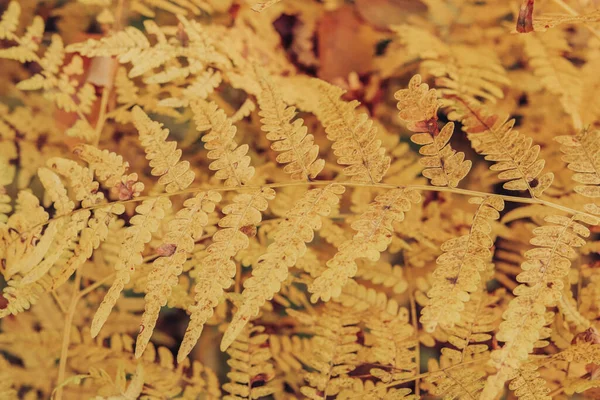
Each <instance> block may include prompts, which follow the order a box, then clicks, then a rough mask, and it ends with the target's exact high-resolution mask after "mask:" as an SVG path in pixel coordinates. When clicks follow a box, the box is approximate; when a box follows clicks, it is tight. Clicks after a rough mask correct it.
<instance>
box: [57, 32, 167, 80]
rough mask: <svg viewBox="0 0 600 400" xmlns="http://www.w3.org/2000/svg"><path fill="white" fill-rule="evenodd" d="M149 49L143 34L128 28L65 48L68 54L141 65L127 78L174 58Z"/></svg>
mask: <svg viewBox="0 0 600 400" xmlns="http://www.w3.org/2000/svg"><path fill="white" fill-rule="evenodd" d="M151 49H152V47H151V45H150V42H149V41H148V39H147V38H146V36H145V35H144V33H143V32H142V31H140V30H139V29H137V28H134V27H131V26H128V27H126V28H125V29H123V30H122V31H119V32H116V33H113V34H112V35H111V36H107V37H103V38H101V39H100V40H94V39H88V40H87V41H85V42H82V43H74V44H71V45H69V46H67V48H66V51H67V52H68V53H75V52H76V53H79V54H81V55H82V56H85V57H114V56H117V59H118V60H119V62H121V63H128V62H132V63H134V65H136V64H137V63H140V64H139V65H143V66H144V68H138V69H137V70H135V71H134V70H132V71H130V73H129V77H130V78H133V77H135V76H139V75H141V74H143V73H144V72H145V71H147V70H149V69H151V68H154V67H158V66H159V65H161V64H162V63H164V62H166V61H168V60H169V59H171V58H173V57H175V56H176V53H175V52H168V51H162V52H161V51H159V50H158V49H157V50H155V51H152V50H151ZM140 71H141V73H140Z"/></svg>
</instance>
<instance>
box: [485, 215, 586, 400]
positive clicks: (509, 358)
mask: <svg viewBox="0 0 600 400" xmlns="http://www.w3.org/2000/svg"><path fill="white" fill-rule="evenodd" d="M545 221H546V222H547V223H548V225H545V226H541V227H538V228H536V229H534V231H533V233H534V234H535V237H534V238H533V239H531V244H533V245H535V246H537V247H536V248H534V249H531V250H529V251H527V252H526V253H525V258H526V261H525V262H523V264H521V268H522V270H523V272H521V273H520V274H519V275H518V276H517V281H518V282H520V283H521V284H520V285H519V286H517V288H516V289H515V290H514V294H515V295H516V297H515V298H514V299H513V300H512V301H511V302H510V303H509V305H508V309H507V311H506V312H505V313H504V315H503V318H504V322H502V324H501V325H500V330H499V332H498V334H497V335H496V337H497V338H498V340H500V341H502V342H504V346H503V347H502V348H501V349H499V350H495V351H494V352H493V353H492V360H493V363H494V365H495V366H496V367H497V368H498V372H497V373H496V375H494V376H492V377H490V378H489V379H488V382H487V384H486V388H485V390H484V394H485V396H486V397H484V398H492V397H493V396H494V395H495V393H497V391H498V390H499V389H500V388H501V387H502V385H503V384H504V382H506V381H507V380H508V379H512V378H513V377H514V376H515V374H516V371H517V370H518V369H519V368H520V366H521V365H522V363H523V362H525V361H526V360H527V358H528V355H529V353H531V352H532V351H533V349H534V346H535V344H536V343H537V342H538V340H539V339H540V338H543V337H544V336H545V335H547V331H548V328H545V326H546V325H547V324H548V323H549V322H550V321H548V315H546V307H551V306H554V305H555V304H556V303H557V302H558V300H560V298H561V296H562V289H563V286H564V277H565V276H566V275H567V274H568V272H569V267H570V266H571V259H573V258H575V257H576V256H577V253H576V252H575V250H574V248H576V247H581V246H583V245H584V244H585V240H584V239H583V238H584V237H588V236H589V235H590V231H589V229H588V228H587V227H585V226H584V225H583V224H581V222H586V223H591V224H595V223H597V221H595V220H591V219H590V218H589V217H586V216H583V215H574V216H572V217H571V218H568V217H563V216H558V215H551V216H549V217H546V218H545Z"/></svg>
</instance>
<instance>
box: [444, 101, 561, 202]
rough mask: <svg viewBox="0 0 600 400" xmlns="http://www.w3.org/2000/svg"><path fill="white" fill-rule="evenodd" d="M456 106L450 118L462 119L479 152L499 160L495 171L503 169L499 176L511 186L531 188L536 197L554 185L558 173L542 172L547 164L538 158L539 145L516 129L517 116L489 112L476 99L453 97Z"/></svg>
mask: <svg viewBox="0 0 600 400" xmlns="http://www.w3.org/2000/svg"><path fill="white" fill-rule="evenodd" d="M452 100H455V103H454V105H455V107H456V109H455V110H454V111H453V113H452V114H451V115H450V118H453V119H459V120H460V121H461V122H462V124H463V127H462V129H463V130H464V131H465V132H467V134H468V137H469V140H470V141H471V143H472V146H473V148H474V149H475V151H477V153H479V154H482V155H484V156H485V159H486V160H488V161H492V162H494V163H495V164H494V165H492V166H491V167H490V169H491V170H492V171H500V173H499V174H498V178H500V179H501V180H503V181H508V182H506V183H504V185H503V187H504V188H505V189H508V190H527V191H529V193H530V195H531V196H532V197H534V198H535V197H540V196H541V195H542V193H543V192H544V191H545V190H546V189H548V188H549V187H550V186H551V185H552V181H553V180H554V174H553V173H552V172H547V173H542V170H543V168H544V165H545V161H544V160H543V159H538V156H539V153H540V146H539V145H532V139H531V138H529V137H527V136H524V135H522V134H520V133H519V132H517V131H515V130H514V129H513V127H514V125H515V120H514V119H511V120H507V118H500V117H498V116H497V115H493V114H489V113H488V112H487V111H486V110H485V108H484V107H483V106H481V105H479V104H477V103H475V102H469V101H468V100H464V99H461V98H453V99H452Z"/></svg>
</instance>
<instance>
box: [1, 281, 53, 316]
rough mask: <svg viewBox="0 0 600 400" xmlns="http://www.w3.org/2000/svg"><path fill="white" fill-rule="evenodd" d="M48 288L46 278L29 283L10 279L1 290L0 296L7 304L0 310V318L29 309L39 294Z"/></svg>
mask: <svg viewBox="0 0 600 400" xmlns="http://www.w3.org/2000/svg"><path fill="white" fill-rule="evenodd" d="M49 290H50V284H49V282H48V280H47V279H41V280H38V281H36V282H32V283H29V284H24V283H22V282H21V280H20V279H11V280H10V281H8V286H6V287H5V288H4V290H3V292H2V296H3V297H4V299H5V300H6V301H7V303H8V304H7V305H6V307H5V308H4V309H1V310H0V318H3V317H6V316H8V315H15V314H18V313H21V312H23V311H25V310H29V307H31V305H32V304H35V303H36V302H37V300H38V299H39V298H40V295H41V294H43V293H45V292H47V291H49Z"/></svg>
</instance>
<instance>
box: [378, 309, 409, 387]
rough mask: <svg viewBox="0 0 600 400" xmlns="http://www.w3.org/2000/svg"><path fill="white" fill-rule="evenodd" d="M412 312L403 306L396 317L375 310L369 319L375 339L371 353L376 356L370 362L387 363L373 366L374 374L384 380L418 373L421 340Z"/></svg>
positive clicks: (404, 377) (397, 378)
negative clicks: (411, 315)
mask: <svg viewBox="0 0 600 400" xmlns="http://www.w3.org/2000/svg"><path fill="white" fill-rule="evenodd" d="M408 315H409V314H408V310H407V309H406V308H403V309H401V312H400V313H398V315H396V316H394V317H391V316H390V315H387V314H385V313H384V314H382V315H381V314H377V313H373V314H371V315H370V317H367V319H366V326H367V327H368V328H369V331H370V333H371V335H373V341H374V343H373V345H372V346H371V352H370V354H369V357H372V358H373V359H372V360H371V359H370V358H369V360H368V361H372V362H374V363H377V364H379V365H382V366H385V368H373V369H371V374H372V375H373V376H375V377H377V378H378V379H380V380H382V381H384V382H390V381H396V380H402V379H406V378H409V377H411V376H413V375H415V374H416V372H417V357H418V355H417V352H416V347H417V346H419V342H418V340H417V337H416V335H415V333H416V332H415V329H414V327H413V326H412V325H411V324H410V322H409V317H408Z"/></svg>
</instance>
